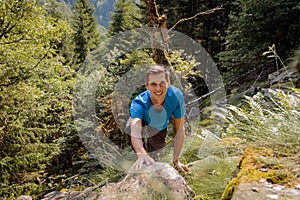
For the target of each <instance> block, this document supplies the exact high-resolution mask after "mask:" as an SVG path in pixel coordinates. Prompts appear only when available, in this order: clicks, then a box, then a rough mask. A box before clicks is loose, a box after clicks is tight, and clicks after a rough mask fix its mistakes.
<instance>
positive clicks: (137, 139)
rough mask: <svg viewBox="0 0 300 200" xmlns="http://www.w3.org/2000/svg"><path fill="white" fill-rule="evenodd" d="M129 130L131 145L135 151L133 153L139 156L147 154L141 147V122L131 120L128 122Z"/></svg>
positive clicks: (135, 119)
mask: <svg viewBox="0 0 300 200" xmlns="http://www.w3.org/2000/svg"><path fill="white" fill-rule="evenodd" d="M130 130H131V137H130V138H131V144H132V146H133V148H134V150H135V152H136V153H137V154H138V155H139V154H147V152H146V150H145V149H144V146H143V140H142V135H141V133H142V121H141V120H140V119H138V118H133V119H131V122H130Z"/></svg>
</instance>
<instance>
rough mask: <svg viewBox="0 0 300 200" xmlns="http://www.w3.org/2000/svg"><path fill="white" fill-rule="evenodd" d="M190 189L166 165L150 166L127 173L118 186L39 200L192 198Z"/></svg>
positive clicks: (48, 196)
mask: <svg viewBox="0 0 300 200" xmlns="http://www.w3.org/2000/svg"><path fill="white" fill-rule="evenodd" d="M193 196H194V192H193V190H192V189H191V188H190V187H189V186H188V185H187V183H186V181H185V180H184V178H183V177H182V176H181V175H180V174H179V173H178V172H177V170H175V169H174V168H173V167H171V166H170V165H169V164H167V163H153V164H152V165H149V166H145V167H144V169H143V170H141V171H139V172H135V173H129V174H127V176H126V177H125V178H124V179H123V180H121V181H120V182H118V183H110V184H107V185H106V186H103V187H102V188H98V187H92V188H87V189H85V190H84V191H82V192H78V191H73V192H71V191H69V192H64V193H59V192H52V193H50V194H47V195H46V196H45V197H44V198H43V200H50V199H51V200H53V199H72V200H73V199H99V200H102V199H105V200H110V199H112V200H116V199H118V200H121V199H124V200H127V199H135V200H139V199H174V200H175V199H178V200H184V199H192V198H193Z"/></svg>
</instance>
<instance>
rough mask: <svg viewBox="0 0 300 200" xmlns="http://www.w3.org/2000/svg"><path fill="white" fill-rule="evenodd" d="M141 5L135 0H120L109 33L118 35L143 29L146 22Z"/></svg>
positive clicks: (112, 16)
mask: <svg viewBox="0 0 300 200" xmlns="http://www.w3.org/2000/svg"><path fill="white" fill-rule="evenodd" d="M139 6H141V5H140V4H137V3H136V1H134V0H119V1H116V3H115V12H114V13H113V14H112V15H111V22H110V24H109V29H108V33H109V35H114V34H116V33H119V32H122V31H126V30H131V29H134V28H138V27H141V26H142V25H143V22H144V19H143V18H144V17H143V14H142V9H140V7H139Z"/></svg>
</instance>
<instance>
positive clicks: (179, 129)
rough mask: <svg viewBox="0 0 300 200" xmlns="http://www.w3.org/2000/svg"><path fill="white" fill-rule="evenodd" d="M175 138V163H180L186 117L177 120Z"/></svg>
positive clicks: (175, 120)
mask: <svg viewBox="0 0 300 200" xmlns="http://www.w3.org/2000/svg"><path fill="white" fill-rule="evenodd" d="M174 122H175V130H176V133H175V138H174V155H173V162H175V161H178V158H179V155H180V152H181V149H182V147H183V142H184V126H183V124H184V117H182V118H177V119H176V118H175V119H174Z"/></svg>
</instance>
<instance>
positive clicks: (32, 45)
mask: <svg viewBox="0 0 300 200" xmlns="http://www.w3.org/2000/svg"><path fill="white" fill-rule="evenodd" d="M0 7H1V9H0V18H1V23H2V26H1V28H0V52H1V53H0V54H1V56H0V63H1V64H0V149H1V151H0V182H1V186H0V197H1V199H15V197H16V196H18V195H21V194H30V195H37V194H39V193H41V192H42V191H43V190H44V189H48V188H47V184H45V181H46V179H45V177H44V175H45V173H46V167H47V165H48V164H49V163H50V161H51V159H52V158H53V157H54V156H56V155H57V154H58V153H59V151H60V149H59V145H58V143H57V139H59V138H60V137H61V136H63V135H65V134H66V132H67V126H68V124H70V120H71V116H70V115H71V94H70V91H71V89H72V87H73V80H72V77H73V74H74V72H73V70H72V69H71V68H70V67H69V66H64V65H62V63H61V62H59V57H60V56H61V55H58V54H57V49H56V48H55V45H54V44H58V43H59V42H60V41H61V39H62V36H63V34H62V33H64V32H65V31H68V29H67V28H66V27H68V25H67V24H66V23H65V21H61V20H58V21H57V19H55V18H53V17H51V16H50V15H47V13H46V12H45V11H44V9H43V8H41V7H40V6H38V5H37V4H36V3H35V2H33V1H31V0H24V1H14V0H6V1H1V2H0ZM42 183H44V184H42Z"/></svg>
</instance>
